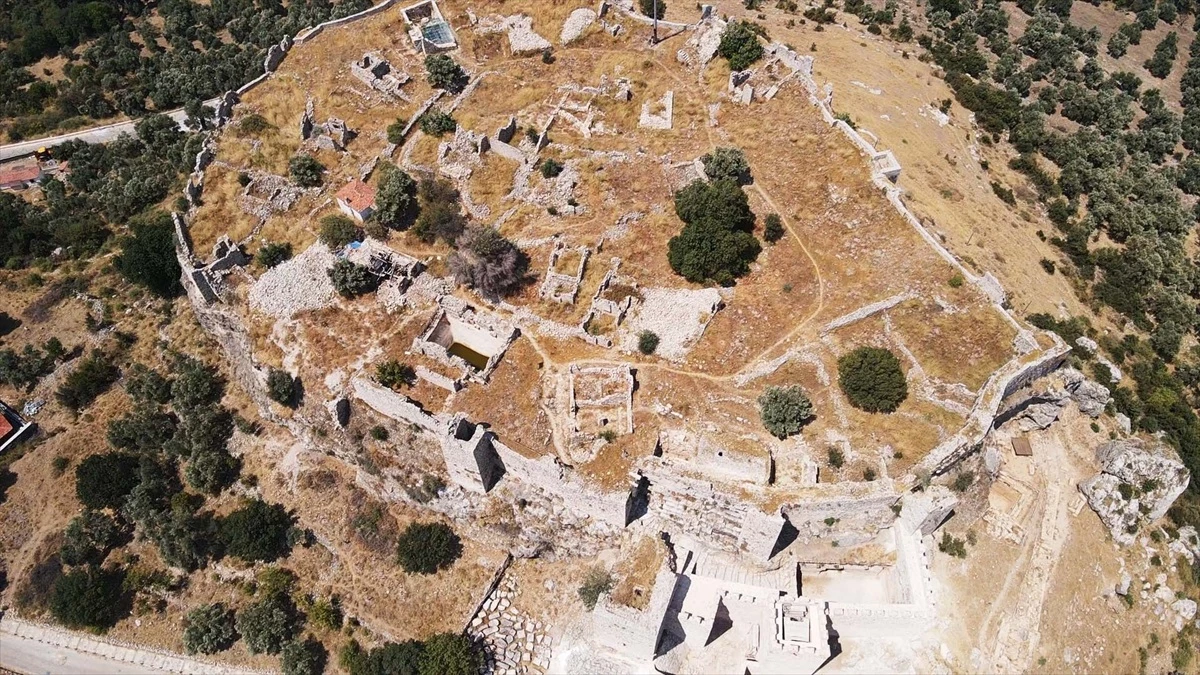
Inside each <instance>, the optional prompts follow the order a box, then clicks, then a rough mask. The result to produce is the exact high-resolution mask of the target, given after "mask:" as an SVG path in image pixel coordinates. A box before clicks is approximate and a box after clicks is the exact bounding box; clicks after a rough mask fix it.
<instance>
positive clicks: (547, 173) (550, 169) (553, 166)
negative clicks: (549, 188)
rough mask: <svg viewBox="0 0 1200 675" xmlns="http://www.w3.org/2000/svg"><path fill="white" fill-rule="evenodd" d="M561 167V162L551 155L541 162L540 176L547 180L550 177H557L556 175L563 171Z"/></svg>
mask: <svg viewBox="0 0 1200 675" xmlns="http://www.w3.org/2000/svg"><path fill="white" fill-rule="evenodd" d="M563 168H564V167H563V165H562V162H559V161H558V160H556V159H554V158H553V157H551V158H549V159H547V160H546V161H544V162H542V166H541V171H542V178H545V179H547V180H549V179H551V178H558V175H559V174H560V173H562V172H563Z"/></svg>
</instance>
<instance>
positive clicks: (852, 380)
mask: <svg viewBox="0 0 1200 675" xmlns="http://www.w3.org/2000/svg"><path fill="white" fill-rule="evenodd" d="M838 386H839V387H841V389H842V393H844V394H845V395H846V398H847V399H849V400H850V405H853V406H854V407H855V408H858V409H859V410H865V411H867V412H871V413H878V412H884V413H890V412H895V410H896V408H898V407H900V404H901V403H903V402H904V399H905V398H907V397H908V382H907V381H906V380H905V379H904V370H903V369H902V368H901V367H900V359H898V358H896V355H895V354H893V353H892V352H890V351H888V350H887V349H882V348H879V347H859V348H858V349H855V350H854V351H852V352H850V353H849V354H846V355H844V356H842V357H841V358H840V359H838Z"/></svg>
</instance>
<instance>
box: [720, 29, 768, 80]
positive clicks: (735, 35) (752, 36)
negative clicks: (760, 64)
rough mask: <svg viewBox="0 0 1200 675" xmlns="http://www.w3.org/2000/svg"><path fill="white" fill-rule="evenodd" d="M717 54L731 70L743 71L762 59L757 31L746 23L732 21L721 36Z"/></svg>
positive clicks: (761, 49)
mask: <svg viewBox="0 0 1200 675" xmlns="http://www.w3.org/2000/svg"><path fill="white" fill-rule="evenodd" d="M717 54H718V55H719V56H721V58H724V59H726V60H727V61H729V68H730V69H731V70H745V69H747V68H749V67H750V65H751V64H752V63H754V62H755V61H757V60H759V59H761V58H762V55H763V48H762V45H761V44H759V42H758V31H757V30H756V28H755V27H754V25H753V24H751V23H750V22H748V21H733V22H731V23H730V24H729V25H728V26H727V27H726V28H725V32H724V33H723V34H721V44H720V45H719V46H718V47H717Z"/></svg>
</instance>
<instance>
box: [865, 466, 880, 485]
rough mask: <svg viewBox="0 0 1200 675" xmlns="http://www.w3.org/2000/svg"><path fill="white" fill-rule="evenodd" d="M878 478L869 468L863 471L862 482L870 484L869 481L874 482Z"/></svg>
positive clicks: (873, 470)
mask: <svg viewBox="0 0 1200 675" xmlns="http://www.w3.org/2000/svg"><path fill="white" fill-rule="evenodd" d="M878 477H879V475H878V474H876V473H875V469H872V468H871V467H869V466H868V467H867V468H865V469H863V480H865V481H867V482H868V483H870V482H871V481H873V480H875V479H876V478H878Z"/></svg>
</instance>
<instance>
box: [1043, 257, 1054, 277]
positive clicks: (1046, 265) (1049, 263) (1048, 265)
mask: <svg viewBox="0 0 1200 675" xmlns="http://www.w3.org/2000/svg"><path fill="white" fill-rule="evenodd" d="M1040 264H1041V266H1042V269H1043V270H1045V271H1046V274H1054V270H1055V265H1054V261H1053V260H1048V259H1046V258H1042V259H1041V261H1040Z"/></svg>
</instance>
